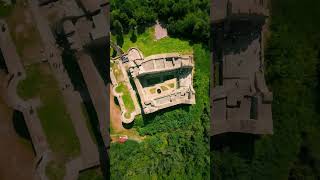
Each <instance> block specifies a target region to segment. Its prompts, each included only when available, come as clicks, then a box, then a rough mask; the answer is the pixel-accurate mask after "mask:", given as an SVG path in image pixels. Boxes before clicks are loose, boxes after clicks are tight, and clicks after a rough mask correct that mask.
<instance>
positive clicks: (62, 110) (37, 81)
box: [17, 64, 80, 160]
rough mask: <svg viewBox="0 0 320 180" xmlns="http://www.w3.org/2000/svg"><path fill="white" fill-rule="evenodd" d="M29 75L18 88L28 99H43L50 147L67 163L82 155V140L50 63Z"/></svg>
mask: <svg viewBox="0 0 320 180" xmlns="http://www.w3.org/2000/svg"><path fill="white" fill-rule="evenodd" d="M26 72H27V77H26V79H25V80H23V81H21V82H20V84H19V85H18V89H17V91H18V95H19V96H20V97H21V98H23V99H25V100H27V99H30V98H33V97H40V99H41V103H42V105H41V106H40V107H39V108H38V109H37V113H38V116H39V118H40V120H41V125H42V127H43V129H44V132H45V134H46V137H47V140H48V142H49V145H50V148H51V149H52V150H53V152H54V153H55V154H56V155H57V156H59V158H61V159H63V160H67V159H70V158H72V157H76V156H78V155H79V154H80V144H79V140H78V138H77V136H76V133H75V130H74V127H73V124H72V121H71V118H70V116H69V114H68V113H67V111H66V107H65V104H64V102H63V97H62V94H61V92H60V89H59V87H58V82H57V81H56V80H55V78H54V77H53V75H52V74H51V73H50V67H49V66H48V65H47V64H41V65H39V64H38V65H32V66H28V68H27V69H26Z"/></svg>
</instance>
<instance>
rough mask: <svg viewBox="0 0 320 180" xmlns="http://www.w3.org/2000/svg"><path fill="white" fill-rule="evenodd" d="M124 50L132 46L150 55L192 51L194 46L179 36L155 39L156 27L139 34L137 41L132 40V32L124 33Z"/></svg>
mask: <svg viewBox="0 0 320 180" xmlns="http://www.w3.org/2000/svg"><path fill="white" fill-rule="evenodd" d="M124 41H125V43H124V44H123V47H122V48H123V50H124V51H127V50H128V49H129V48H131V47H137V48H139V49H140V50H141V51H142V53H143V55H144V56H145V57H146V56H150V55H152V54H159V53H170V52H179V53H191V52H192V47H191V45H190V44H189V43H188V42H187V41H182V40H180V39H177V38H169V37H168V38H163V39H160V40H158V41H154V29H152V28H148V29H146V31H145V32H144V33H142V34H139V35H138V36H137V39H136V41H131V39H130V34H127V35H124Z"/></svg>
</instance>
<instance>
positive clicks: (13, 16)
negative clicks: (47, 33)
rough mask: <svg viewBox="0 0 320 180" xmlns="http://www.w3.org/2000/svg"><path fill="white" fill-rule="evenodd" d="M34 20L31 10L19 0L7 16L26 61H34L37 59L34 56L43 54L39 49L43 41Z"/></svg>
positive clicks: (12, 33)
mask: <svg viewBox="0 0 320 180" xmlns="http://www.w3.org/2000/svg"><path fill="white" fill-rule="evenodd" d="M0 11H1V10H0ZM32 20H33V19H32V15H31V12H30V11H29V10H28V9H27V8H26V7H25V6H24V3H23V2H22V1H18V2H17V4H16V5H15V6H14V8H12V9H11V13H10V14H8V16H7V17H6V21H7V23H8V26H9V29H10V33H11V36H12V38H13V41H14V43H15V45H16V48H17V52H18V54H19V55H20V56H21V57H23V61H24V63H32V62H33V60H34V59H36V58H34V57H40V56H41V54H40V52H39V49H41V47H42V41H41V38H40V34H39V32H38V29H37V27H36V25H35V24H34V22H33V21H32Z"/></svg>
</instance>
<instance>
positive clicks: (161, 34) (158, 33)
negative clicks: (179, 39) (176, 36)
mask: <svg viewBox="0 0 320 180" xmlns="http://www.w3.org/2000/svg"><path fill="white" fill-rule="evenodd" d="M154 36H155V38H156V40H159V39H162V38H165V37H168V31H167V29H166V28H164V27H162V26H161V24H160V23H159V21H157V24H156V25H155V26H154Z"/></svg>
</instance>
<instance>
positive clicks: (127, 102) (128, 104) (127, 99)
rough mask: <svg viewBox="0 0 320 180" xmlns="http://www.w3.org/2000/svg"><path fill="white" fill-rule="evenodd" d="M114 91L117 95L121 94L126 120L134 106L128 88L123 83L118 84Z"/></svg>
mask: <svg viewBox="0 0 320 180" xmlns="http://www.w3.org/2000/svg"><path fill="white" fill-rule="evenodd" d="M116 91H117V92H118V93H122V96H121V97H122V100H123V103H124V106H125V108H126V110H127V111H126V113H125V117H126V118H130V117H131V113H132V112H133V111H134V110H135V106H134V102H133V100H132V98H131V95H130V92H129V89H128V87H127V86H126V85H125V84H124V83H120V84H119V85H118V86H117V87H116Z"/></svg>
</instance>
